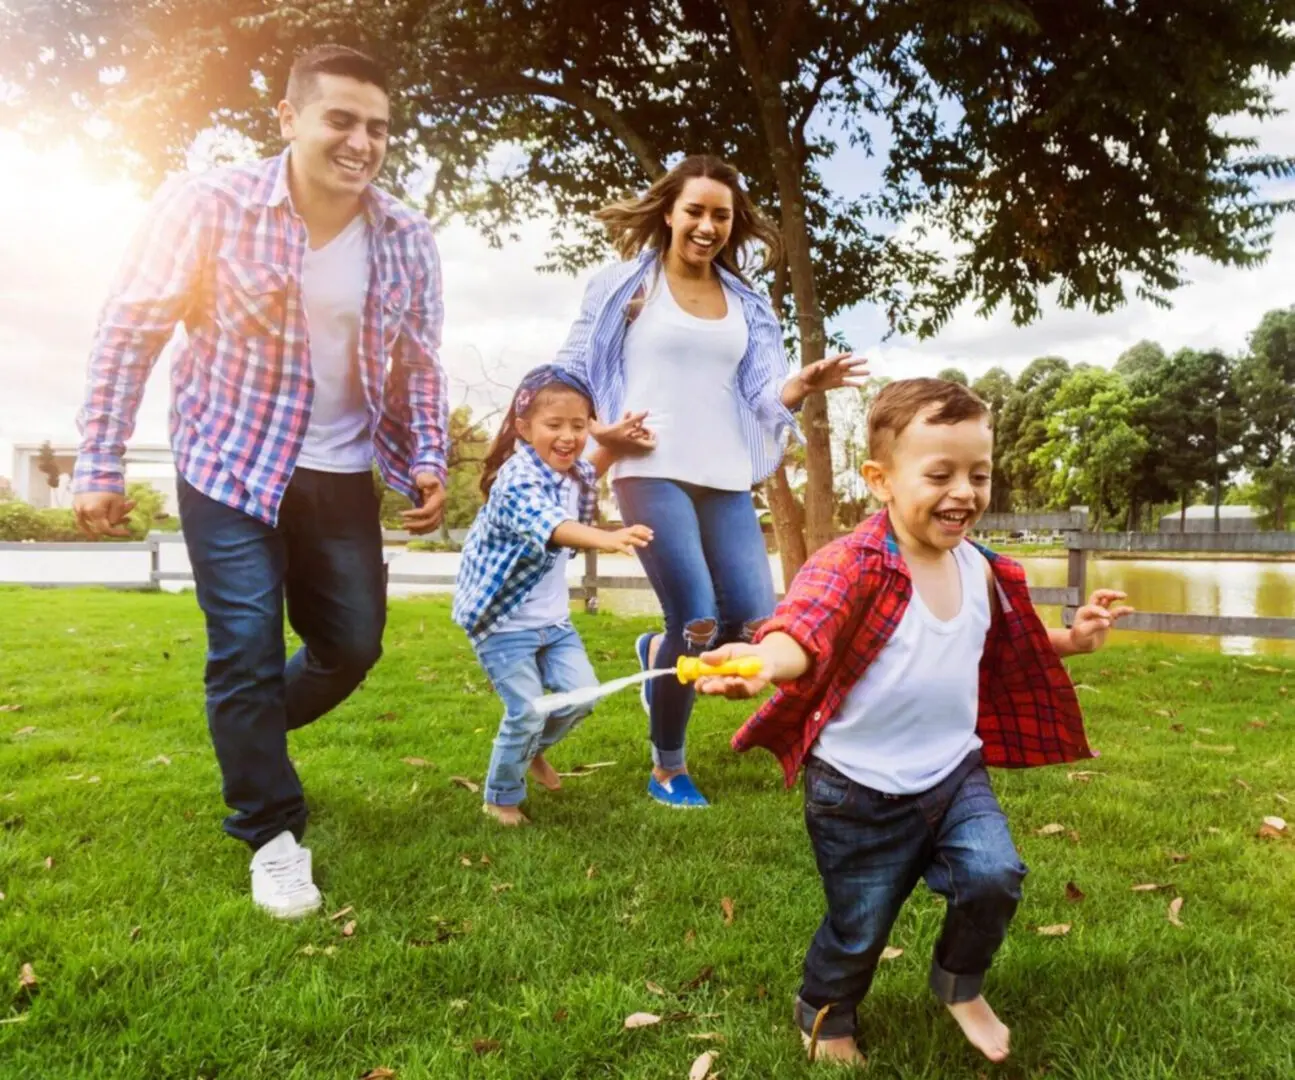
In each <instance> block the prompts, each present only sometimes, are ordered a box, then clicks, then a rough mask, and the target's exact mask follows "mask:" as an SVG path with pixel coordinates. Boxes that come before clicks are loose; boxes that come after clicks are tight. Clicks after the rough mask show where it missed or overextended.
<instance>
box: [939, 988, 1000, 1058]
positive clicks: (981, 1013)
mask: <svg viewBox="0 0 1295 1080" xmlns="http://www.w3.org/2000/svg"><path fill="white" fill-rule="evenodd" d="M948 1009H949V1012H951V1013H953V1018H954V1019H955V1020H956V1021H958V1026H959V1027H960V1028H962V1033H963V1034H964V1035H965V1036H967V1041H968V1042H969V1043H971V1045H972V1046H974V1047H975V1048H976V1049H977V1050H979V1051H980V1052H981V1053H982V1054H984V1055H985V1057H987V1058H989V1060H990V1061H1005V1060H1007V1055H1008V1054H1009V1053H1010V1052H1011V1047H1010V1043H1011V1037H1012V1033H1011V1030H1010V1029H1009V1028H1008V1027H1007V1025H1006V1024H1004V1023H1003V1022H1002V1021H1001V1020H999V1019H998V1017H997V1016H995V1015H994V1010H993V1009H991V1008H990V1007H989V1002H987V1001H986V1000H985V999H984V998H983V997H978V998H976V999H975V1000H974V1001H959V1002H956V1003H954V1004H951V1005H949V1006H948Z"/></svg>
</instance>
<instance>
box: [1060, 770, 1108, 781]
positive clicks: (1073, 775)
mask: <svg viewBox="0 0 1295 1080" xmlns="http://www.w3.org/2000/svg"><path fill="white" fill-rule="evenodd" d="M1098 775H1100V774H1099V773H1095V772H1089V771H1087V770H1079V771H1078V772H1068V773H1066V779H1067V780H1069V781H1070V782H1071V783H1080V784H1087V783H1088V782H1089V781H1091V780H1092V778H1093V777H1094V776H1098Z"/></svg>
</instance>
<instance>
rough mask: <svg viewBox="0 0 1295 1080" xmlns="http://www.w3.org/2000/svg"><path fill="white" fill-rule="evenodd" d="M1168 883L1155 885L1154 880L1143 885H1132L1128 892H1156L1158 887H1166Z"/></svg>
mask: <svg viewBox="0 0 1295 1080" xmlns="http://www.w3.org/2000/svg"><path fill="white" fill-rule="evenodd" d="M1167 888H1169V886H1168V885H1157V884H1155V883H1154V882H1147V884H1145V885H1134V886H1133V888H1132V889H1130V890H1129V891H1130V892H1157V891H1158V890H1160V889H1167Z"/></svg>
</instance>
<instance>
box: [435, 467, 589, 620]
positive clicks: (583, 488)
mask: <svg viewBox="0 0 1295 1080" xmlns="http://www.w3.org/2000/svg"><path fill="white" fill-rule="evenodd" d="M575 473H576V476H575V478H574V479H575V481H576V483H578V484H579V485H580V506H579V517H580V522H581V524H584V525H591V524H593V521H594V519H595V518H596V517H597V514H598V486H597V475H596V474H595V472H594V467H593V466H592V465H591V464H590V463H589V462H588V461H584V460H580V461H577V462H576V464H575ZM565 479H567V478H566V477H564V476H563V475H562V474H561V473H559V472H556V471H555V470H553V469H550V468H549V467H548V466H547V465H545V464H544V462H543V461H542V460H541V459H540V456H539V454H537V453H536V452H535V449H534V447H532V446H531V445H530V444H529V443H526V442H521V441H519V442H518V444H517V452H516V453H515V454H513V456H512V457H510V458H509V459H508V460H507V461H505V462H504V464H503V467H502V468H501V469H500V470H499V475H498V476H496V477H495V483H494V486H493V487H492V488H491V489H490V498H488V499H487V500H486V505H485V506H483V507H482V508H481V509H480V511H478V513H477V519H476V521H474V522H473V523H472V529H471V530H470V531H469V533H468V538H467V540H466V541H464V544H463V554H462V557H461V559H460V561H459V577H458V581H457V582H456V584H455V586H454V621H455V622H456V623H458V624H459V625H460V626H461V627H463V629H464V630H466V631H467V632H468V637H469V638H471V639H472V643H473V644H474V645H476V644H478V643H479V642H481V641H483V640H484V639H485V638H487V637H489V636H490V634H491V632H492V631H493V630H494V629H495V627H496V626H498V625H499V624H500V623H502V622H503V621H504V620H505V619H506V618H508V616H509V615H511V614H512V613H513V612H514V611H516V610H517V608H518V607H520V606H521V603H522V601H523V600H525V599H526V597H527V596H529V595H530V593H531V590H532V589H534V588H535V586H536V585H538V584H539V583H540V579H541V578H542V577H544V575H545V574H547V573H548V572H549V571H550V570H551V569H553V564H554V563H555V562H557V559H558V552H559V550H560V548H558V547H555V546H554V545H552V544H551V543H550V542H549V541H550V538H551V537H552V536H553V530H554V529H556V528H557V527H558V526H559V525H561V524H562V523H563V522H564V521H569V520H571V514H570V513H569V511H568V510H567V508H566V506H565V505H564V500H563V498H562V483H563V481H564V480H565Z"/></svg>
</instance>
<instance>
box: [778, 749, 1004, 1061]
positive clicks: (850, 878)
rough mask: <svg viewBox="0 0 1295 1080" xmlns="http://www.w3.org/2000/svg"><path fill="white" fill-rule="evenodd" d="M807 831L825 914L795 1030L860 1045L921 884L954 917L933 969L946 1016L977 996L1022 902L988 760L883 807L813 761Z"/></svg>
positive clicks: (972, 758) (875, 795) (877, 795)
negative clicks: (872, 993) (868, 997)
mask: <svg viewBox="0 0 1295 1080" xmlns="http://www.w3.org/2000/svg"><path fill="white" fill-rule="evenodd" d="M805 824H806V827H807V828H808V830H809V838H810V841H811V843H812V844H813V845H814V856H815V858H816V859H817V861H818V872H819V874H820V876H821V877H822V879H823V889H824V892H825V893H826V894H827V914H826V915H825V916H824V917H823V922H822V923H821V924H820V926H819V928H818V932H817V933H816V934H815V935H814V940H813V943H812V944H811V945H810V947H809V953H808V954H807V955H806V957H805V974H804V981H803V983H802V984H801V988H800V993H799V994H798V995H797V999H796V1022H797V1023H798V1024H799V1025H800V1028H801V1030H803V1031H805V1032H806V1033H809V1032H810V1031H811V1029H812V1028H813V1025H814V1018H815V1016H816V1015H817V1013H818V1012H819V1010H820V1009H822V1008H823V1006H825V1005H829V1006H831V1008H830V1010H829V1012H828V1014H827V1016H826V1017H824V1020H823V1026H822V1028H821V1029H820V1030H819V1036H820V1038H840V1037H843V1036H849V1035H853V1034H854V1030H855V1010H856V1008H857V1007H858V1005H859V1002H860V1001H862V1000H863V997H864V995H865V994H867V992H868V987H869V986H870V985H871V984H872V976H873V972H875V971H876V969H877V961H878V960H879V959H880V958H881V951H882V949H884V948H885V947H886V939H887V937H888V936H889V934H890V928H891V926H892V925H894V922H895V919H896V917H897V916H898V915H899V909H900V908H901V907H902V906H903V903H904V901H905V900H906V899H908V895H909V893H911V892H912V891H913V888H914V887H915V886H916V885H917V882H918V880H919V879H920V878H923V877H925V878H926V884H927V885H928V886H929V887H930V888H931V889H932V890H934V891H935V892H937V893H940V894H941V895H942V896H943V897H944V898H945V900H947V901H948V906H947V908H946V909H945V916H944V930H943V932H942V933H941V935H940V938H939V940H938V941H937V942H936V944H935V955H934V956H933V957H932V960H931V979H930V985H931V989H932V990H933V991H935V994H936V996H937V997H939V998H940V1000H941V1001H944V1002H946V1003H949V1004H953V1003H956V1002H962V1001H972V1000H974V999H975V998H976V997H978V996H979V994H980V987H981V983H982V982H983V981H984V977H985V972H986V971H988V970H989V965H990V962H991V961H992V960H993V957H994V953H995V952H997V951H998V947H999V945H1001V944H1002V942H1003V938H1004V936H1005V935H1006V934H1007V927H1008V924H1009V923H1010V922H1011V921H1012V916H1013V915H1014V914H1015V912H1016V905H1017V904H1018V903H1019V902H1020V899H1021V881H1022V880H1023V879H1024V877H1025V873H1026V870H1025V866H1024V865H1023V864H1022V863H1021V859H1020V856H1019V855H1017V853H1016V848H1015V846H1014V845H1013V844H1012V837H1011V835H1010V833H1009V832H1008V830H1007V818H1006V817H1004V815H1003V811H1002V809H1001V808H1000V807H999V805H998V799H997V798H995V796H994V792H993V789H992V788H991V787H990V786H989V777H988V775H987V774H986V773H985V769H984V766H983V765H982V764H981V758H980V751H979V750H976V751H973V752H972V753H971V754H970V755H968V756H967V758H966V759H965V760H963V762H962V763H961V764H960V765H959V766H958V767H957V768H956V769H955V770H954V771H953V772H952V773H951V774H950V775H949V776H948V777H947V778H946V779H944V780H943V781H942V782H940V783H939V784H937V785H936V786H935V787H934V788H932V789H931V790H930V791H926V792H923V793H922V794H920V795H885V794H882V793H881V792H880V791H875V790H873V789H872V788H867V787H864V786H863V785H862V784H856V783H854V782H853V781H852V780H849V779H848V778H846V777H845V776H843V775H842V774H841V773H839V772H838V771H837V770H836V769H834V768H832V767H831V766H830V765H827V764H826V763H824V762H822V761H819V760H818V759H817V758H813V757H811V758H809V759H808V761H807V764H806V767H805Z"/></svg>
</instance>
